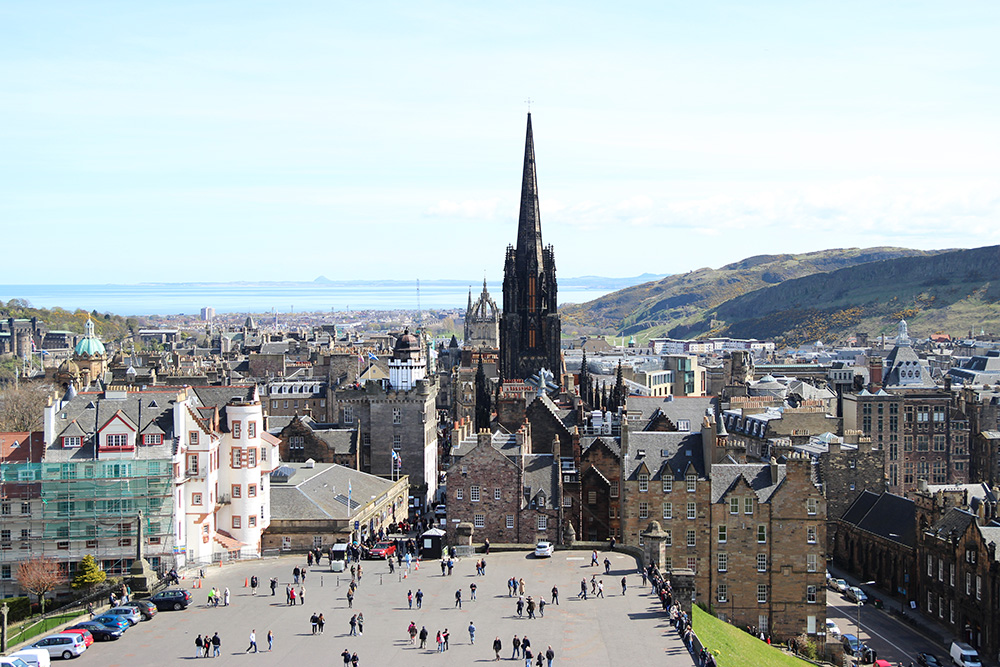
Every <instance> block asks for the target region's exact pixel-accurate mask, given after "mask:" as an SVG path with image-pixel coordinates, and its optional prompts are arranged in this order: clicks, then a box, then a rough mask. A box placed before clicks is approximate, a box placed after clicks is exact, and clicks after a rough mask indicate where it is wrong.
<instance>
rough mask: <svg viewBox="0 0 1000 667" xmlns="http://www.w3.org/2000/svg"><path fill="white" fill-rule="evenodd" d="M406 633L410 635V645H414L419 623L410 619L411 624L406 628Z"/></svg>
mask: <svg viewBox="0 0 1000 667" xmlns="http://www.w3.org/2000/svg"><path fill="white" fill-rule="evenodd" d="M406 634H408V635H410V645H411V646H412V645H413V642H414V641H415V640H416V638H417V624H416V623H414V622H413V621H410V626H409V627H408V628H406Z"/></svg>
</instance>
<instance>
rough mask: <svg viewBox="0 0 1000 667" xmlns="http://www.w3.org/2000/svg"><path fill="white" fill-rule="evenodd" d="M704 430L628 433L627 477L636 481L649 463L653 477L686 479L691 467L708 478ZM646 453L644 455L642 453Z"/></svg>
mask: <svg viewBox="0 0 1000 667" xmlns="http://www.w3.org/2000/svg"><path fill="white" fill-rule="evenodd" d="M701 447H702V442H701V433H700V432H698V433H686V432H680V431H635V432H630V433H629V435H628V458H627V460H626V461H625V479H626V480H635V479H637V475H638V473H639V466H640V465H641V464H645V465H646V467H647V468H648V469H649V472H650V478H651V479H654V480H655V479H662V478H663V477H664V476H670V478H671V479H683V478H684V475H685V474H686V473H687V470H688V468H689V467H690V466H694V470H695V472H696V473H697V474H698V477H699V478H704V477H705V469H704V460H703V457H702V451H701ZM640 453H642V454H643V455H642V456H639V454H640Z"/></svg>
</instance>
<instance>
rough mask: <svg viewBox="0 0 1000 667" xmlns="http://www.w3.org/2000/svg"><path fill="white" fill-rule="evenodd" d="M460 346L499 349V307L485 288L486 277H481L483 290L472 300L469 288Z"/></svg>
mask: <svg viewBox="0 0 1000 667" xmlns="http://www.w3.org/2000/svg"><path fill="white" fill-rule="evenodd" d="M462 347H466V348H483V347H485V348H489V349H491V350H498V349H500V309H499V308H497V304H496V303H495V302H494V301H493V297H491V296H490V293H489V290H488V289H486V279H485V278H484V279H483V292H482V294H480V295H479V298H478V299H476V300H475V302H473V301H472V290H469V306H468V308H467V309H466V311H465V340H464V341H463V342H462Z"/></svg>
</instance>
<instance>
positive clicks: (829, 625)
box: [826, 618, 840, 637]
mask: <svg viewBox="0 0 1000 667" xmlns="http://www.w3.org/2000/svg"><path fill="white" fill-rule="evenodd" d="M826 634H828V635H830V636H831V637H839V636H840V628H839V627H837V624H836V623H834V622H833V621H831V620H830V619H829V618H828V619H826Z"/></svg>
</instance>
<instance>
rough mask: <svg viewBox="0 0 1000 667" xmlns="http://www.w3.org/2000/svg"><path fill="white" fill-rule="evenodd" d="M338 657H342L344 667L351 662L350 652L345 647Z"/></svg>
mask: <svg viewBox="0 0 1000 667" xmlns="http://www.w3.org/2000/svg"><path fill="white" fill-rule="evenodd" d="M340 657H341V658H343V659H344V667H348V666H349V665H350V664H351V652H350V651H348V650H347V649H346V648H345V649H344V652H343V653H341V654H340Z"/></svg>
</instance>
